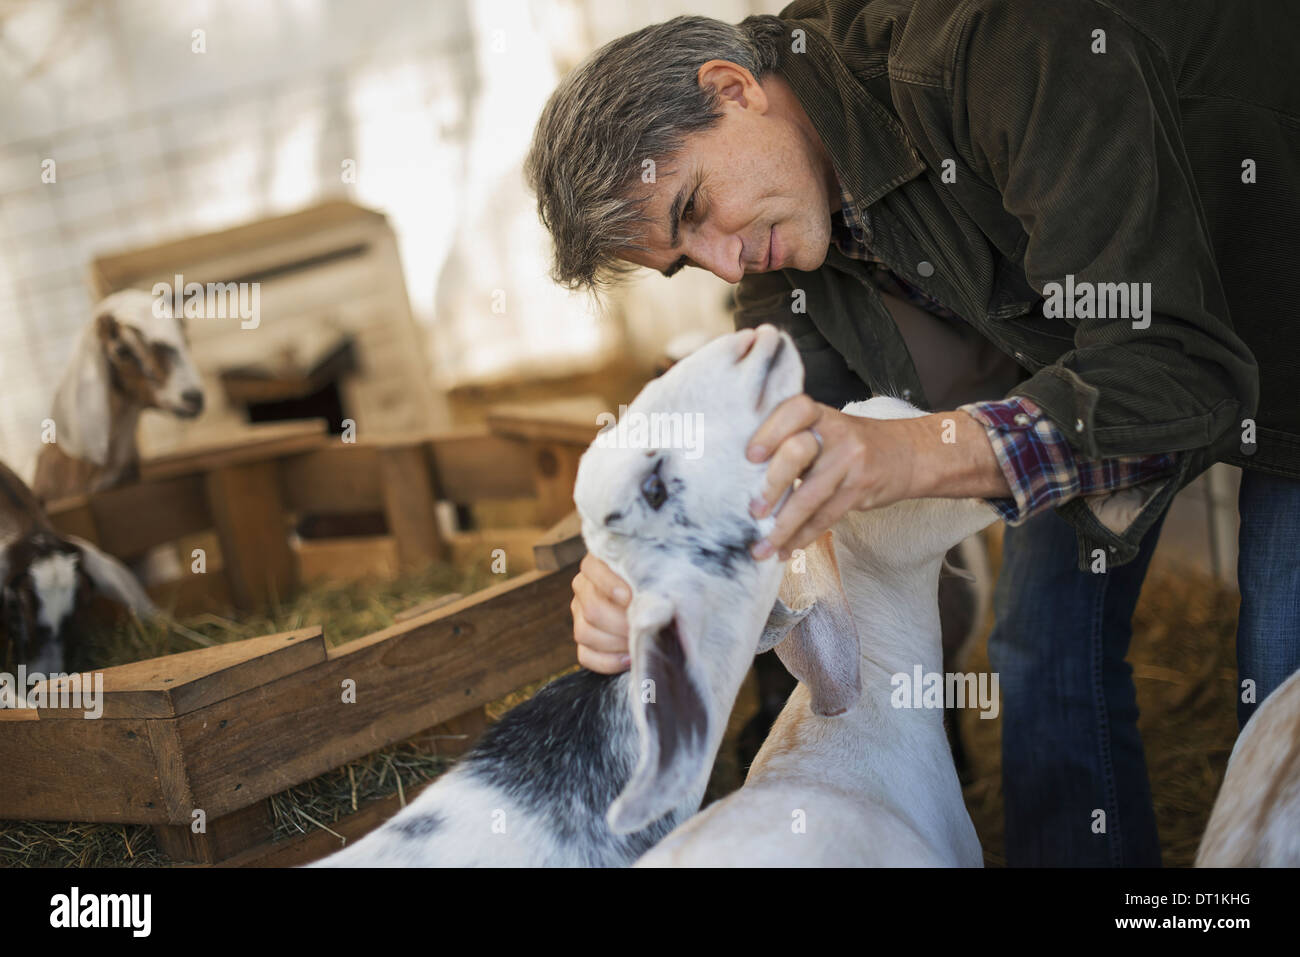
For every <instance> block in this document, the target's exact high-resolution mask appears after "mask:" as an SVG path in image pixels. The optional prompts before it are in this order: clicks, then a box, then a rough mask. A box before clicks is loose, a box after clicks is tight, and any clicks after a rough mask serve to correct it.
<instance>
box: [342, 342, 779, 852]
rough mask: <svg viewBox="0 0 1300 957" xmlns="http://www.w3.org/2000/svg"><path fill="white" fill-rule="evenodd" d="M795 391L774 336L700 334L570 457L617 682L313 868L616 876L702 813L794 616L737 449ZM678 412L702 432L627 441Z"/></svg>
mask: <svg viewBox="0 0 1300 957" xmlns="http://www.w3.org/2000/svg"><path fill="white" fill-rule="evenodd" d="M802 381H803V368H802V364H801V363H800V361H799V356H798V354H797V352H796V351H795V348H794V345H793V343H792V342H791V340H790V339H789V337H788V336H786V335H785V334H783V333H778V332H777V331H776V330H775V329H773V328H772V327H770V326H764V327H761V328H759V329H758V330H745V331H743V332H739V333H735V334H733V335H729V336H724V337H722V338H721V339H718V340H715V341H714V342H712V343H710V344H709V345H707V346H705V347H704V348H702V349H700V350H699V351H698V352H695V353H693V354H692V355H690V356H689V357H687V358H685V359H683V360H682V361H681V362H679V363H677V364H676V365H675V366H673V367H672V368H671V369H670V370H668V371H667V372H666V373H665V374H664V375H663V376H662V377H661V378H658V379H656V380H654V381H652V382H651V383H649V384H648V385H647V386H646V387H645V389H644V390H643V391H642V392H641V394H640V395H639V396H638V397H637V398H636V400H635V401H634V402H633V403H632V404H631V405H630V406H629V407H628V410H627V413H626V416H625V418H624V420H623V421H622V422H621V423H620V425H619V426H618V427H617V428H616V429H615V430H611V431H610V432H608V433H606V434H605V435H604V436H602V437H600V438H598V439H597V442H596V443H595V444H594V445H593V446H592V448H591V449H589V450H588V451H587V453H586V454H585V455H584V456H583V459H582V462H581V464H580V467H579V470H578V479H577V486H576V489H575V494H574V498H575V500H576V503H577V506H578V510H579V512H580V513H581V515H582V530H583V537H584V539H585V540H586V543H587V547H588V549H589V550H590V551H592V552H593V553H594V554H595V555H596V556H597V557H599V558H601V559H603V560H604V561H605V562H606V563H607V564H608V565H609V566H610V567H611V568H612V569H613V570H614V571H615V572H616V573H617V574H618V575H620V576H621V577H622V578H623V579H624V580H625V581H626V582H628V584H629V585H631V588H632V601H631V604H630V606H629V610H628V619H629V631H630V641H629V652H630V656H631V659H632V669H631V671H630V673H625V674H622V675H618V676H604V675H597V674H592V673H590V672H586V671H580V672H577V673H574V674H571V675H568V676H565V677H563V678H560V679H558V680H556V681H554V682H552V683H551V684H550V685H548V686H547V687H545V688H543V689H542V690H541V691H540V692H538V694H537V695H536V696H534V697H533V698H531V699H530V700H528V701H526V702H525V703H523V704H521V705H519V706H518V707H517V708H515V709H513V710H512V711H510V712H509V713H508V714H506V715H505V716H504V717H503V718H502V719H501V720H500V721H499V722H498V723H497V724H496V725H494V726H493V727H491V728H489V729H488V731H487V732H486V733H485V734H484V736H483V738H482V740H481V741H480V743H479V744H478V745H477V746H476V747H475V748H473V749H472V750H471V751H470V752H469V753H468V754H466V755H465V757H463V758H462V759H461V760H460V762H459V764H458V765H457V766H456V767H455V768H454V769H453V770H451V771H450V772H448V773H447V774H446V775H445V776H444V777H442V778H441V779H440V780H438V781H437V782H436V783H435V784H433V785H431V786H430V787H429V788H428V789H427V790H426V791H424V792H423V793H422V794H421V795H420V796H419V797H418V798H417V799H416V800H415V801H413V802H412V803H411V804H410V806H408V807H407V808H406V809H404V810H403V811H402V812H401V813H399V814H397V815H396V816H395V817H393V818H392V819H391V820H390V821H388V822H387V823H386V824H384V825H383V826H382V827H380V828H379V829H377V830H376V831H374V832H373V833H371V834H370V835H368V836H367V837H365V838H364V839H362V840H361V841H359V842H358V843H357V844H355V845H353V846H351V847H348V848H346V849H345V850H343V851H341V852H339V853H337V854H335V855H333V856H332V857H330V858H327V859H326V860H325V861H322V862H320V863H321V864H323V865H325V866H376V865H390V866H419V865H428V866H468V865H482V866H501V865H507V866H518V865H570V866H584V865H587V866H619V865H625V864H629V863H631V862H632V861H634V860H635V859H636V858H637V857H638V856H639V855H640V854H641V853H642V852H644V851H645V850H646V849H648V848H649V847H651V846H652V845H653V844H654V843H655V842H656V841H658V840H659V839H660V838H661V837H662V836H663V835H665V834H667V833H668V832H669V831H671V830H672V829H673V828H674V827H675V826H676V825H677V824H679V823H681V822H682V821H684V820H686V819H687V818H688V817H689V816H690V815H691V814H693V813H694V812H695V811H696V810H697V809H698V808H699V804H700V801H701V799H702V797H703V794H704V788H705V785H706V783H707V781H708V777H709V772H710V769H711V767H712V764H713V759H714V756H715V754H716V753H717V750H718V746H719V743H720V741H721V739H722V734H723V731H724V729H725V726H726V723H727V718H728V716H729V715H730V713H731V708H732V705H733V703H734V701H735V697H736V694H737V692H738V690H739V688H740V684H741V681H742V680H743V678H744V676H745V672H746V671H747V669H748V668H749V666H750V664H751V662H752V661H753V659H754V655H755V653H756V652H757V651H759V650H763V644H762V642H761V640H760V639H762V638H763V636H764V633H765V632H764V629H765V624H766V625H767V627H768V629H769V630H771V629H775V630H776V631H777V632H779V633H780V634H781V635H782V636H784V634H785V632H786V631H787V630H788V628H789V626H790V624H791V623H792V622H791V621H789V620H787V618H786V612H788V609H785V608H784V606H781V605H776V611H775V612H774V611H773V608H774V604H775V603H776V597H777V589H778V587H779V585H780V581H781V574H782V568H783V566H782V564H781V563H779V562H777V561H766V562H755V561H754V560H753V559H752V558H751V556H750V554H749V548H750V546H751V545H752V544H753V543H754V542H755V541H757V540H758V539H759V538H761V537H762V536H763V535H764V534H766V532H767V531H769V530H770V528H771V523H772V519H770V518H765V519H762V520H755V519H753V518H752V517H751V516H750V515H749V508H748V505H749V501H750V500H751V499H752V498H753V497H754V496H755V495H757V494H758V493H759V492H760V490H761V487H762V481H763V474H764V472H765V469H766V466H765V465H762V464H754V463H751V462H749V461H748V460H747V459H746V458H745V447H746V443H747V442H748V441H749V438H750V436H751V435H753V433H754V431H755V430H756V429H757V428H758V425H759V424H760V423H761V422H762V421H763V420H764V419H765V418H766V417H767V415H768V413H769V412H770V411H771V410H772V409H773V408H774V407H775V406H776V405H777V404H778V403H780V402H781V401H783V400H784V399H787V398H789V397H790V396H793V395H796V394H797V393H798V392H799V391H800V390H801V389H802ZM674 416H675V419H674V418H673V417H674ZM687 417H689V418H690V419H691V420H692V422H696V423H699V429H698V431H697V432H696V433H695V435H694V442H693V443H690V444H691V447H690V448H682V447H670V446H672V445H674V444H679V445H684V444H687V443H673V442H669V443H667V444H666V445H665V444H664V443H662V442H661V443H659V444H650V447H647V443H645V442H642V441H638V440H636V435H637V433H636V431H635V428H633V429H627V430H626V431H624V429H625V427H626V426H627V425H628V424H629V423H631V424H632V425H633V426H634V427H635V426H637V425H638V424H639V425H648V426H649V427H650V429H651V430H653V429H654V428H655V426H656V423H657V424H658V425H659V426H664V425H669V426H671V424H672V423H673V422H676V424H677V425H678V426H680V425H682V423H683V421H684V419H686V418H687ZM660 431H661V435H660V438H661V439H662V438H663V435H662V429H661V430H660ZM647 434H652V433H647ZM681 434H685V430H684V429H683V430H682V431H681Z"/></svg>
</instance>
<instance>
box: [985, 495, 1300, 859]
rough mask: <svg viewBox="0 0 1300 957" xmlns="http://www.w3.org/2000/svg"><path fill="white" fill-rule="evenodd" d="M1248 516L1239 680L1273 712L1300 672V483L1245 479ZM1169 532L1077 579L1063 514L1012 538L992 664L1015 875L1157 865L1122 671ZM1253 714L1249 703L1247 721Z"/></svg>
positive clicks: (1133, 712) (1126, 671)
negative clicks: (1150, 569)
mask: <svg viewBox="0 0 1300 957" xmlns="http://www.w3.org/2000/svg"><path fill="white" fill-rule="evenodd" d="M1239 506H1240V511H1241V517H1242V522H1241V533H1240V538H1239V556H1240V557H1239V560H1238V577H1239V580H1240V583H1241V592H1242V610H1241V617H1240V620H1239V622H1238V634H1237V660H1238V669H1239V672H1240V677H1241V678H1242V679H1247V678H1249V679H1252V680H1253V681H1254V682H1255V687H1256V701H1263V700H1264V698H1265V696H1267V695H1268V693H1269V692H1271V691H1272V690H1273V689H1274V688H1276V687H1277V686H1278V685H1279V684H1281V683H1282V681H1284V680H1285V679H1286V678H1287V677H1288V676H1289V675H1290V674H1291V673H1292V672H1293V671H1295V670H1296V669H1297V668H1298V667H1300V481H1295V480H1290V479H1281V478H1275V477H1272V476H1268V475H1262V474H1260V473H1256V472H1250V471H1248V472H1245V473H1244V474H1243V476H1242V484H1241V497H1240V501H1239ZM1159 529H1160V525H1159V524H1157V525H1156V527H1155V528H1153V529H1152V530H1151V532H1150V533H1149V534H1148V535H1147V536H1146V539H1145V541H1144V542H1143V544H1142V548H1141V551H1140V553H1139V555H1138V557H1137V558H1136V559H1134V560H1133V561H1132V562H1130V563H1129V564H1127V565H1122V566H1120V567H1118V568H1111V569H1109V570H1108V571H1107V572H1106V573H1105V574H1093V573H1092V572H1087V571H1079V570H1078V568H1077V566H1076V557H1077V545H1076V543H1075V534H1074V530H1073V529H1072V528H1071V527H1070V526H1069V524H1067V523H1066V522H1065V521H1064V520H1063V519H1062V518H1060V517H1059V516H1058V515H1057V514H1056V513H1055V512H1046V513H1043V514H1041V515H1037V516H1035V517H1033V518H1031V519H1030V520H1029V521H1027V522H1025V523H1024V524H1023V525H1021V526H1019V527H1018V528H1008V529H1007V530H1006V537H1005V539H1004V546H1003V560H1002V571H1001V573H1000V575H999V577H998V586H997V591H996V593H995V597H994V606H995V610H996V622H995V625H994V629H993V633H992V635H991V636H990V637H989V662H990V666H991V667H992V668H993V670H994V671H996V672H998V673H999V675H1000V680H1001V687H1002V698H1003V705H1002V783H1003V788H1002V789H1003V795H1004V800H1005V813H1006V848H1007V863H1008V864H1010V865H1012V866H1053V865H1056V866H1075V867H1083V866H1093V867H1120V866H1129V867H1132V866H1138V867H1140V866H1150V867H1155V866H1159V864H1160V842H1159V837H1158V835H1157V833H1156V821H1155V810H1154V808H1153V806H1152V802H1151V786H1150V783H1149V781H1148V779H1147V769H1146V758H1145V756H1144V754H1143V751H1142V739H1141V736H1140V735H1139V734H1138V730H1137V716H1138V709H1137V693H1136V689H1135V688H1134V685H1133V677H1132V668H1130V667H1129V665H1128V663H1127V662H1126V661H1125V660H1124V659H1125V655H1126V654H1127V652H1128V645H1129V639H1130V638H1131V636H1132V617H1133V608H1134V606H1135V605H1136V604H1137V598H1138V593H1139V592H1140V591H1141V589H1142V580H1143V578H1144V577H1145V576H1146V571H1147V566H1148V565H1149V564H1150V561H1151V554H1152V552H1153V551H1154V550H1155V544H1156V540H1157V538H1158V537H1159ZM1254 707H1255V705H1254V704H1246V703H1239V705H1238V720H1239V721H1240V722H1241V723H1242V724H1244V723H1245V721H1246V719H1247V718H1248V717H1249V716H1250V714H1251V712H1252V710H1253V708H1254ZM1206 799H1207V801H1208V800H1211V797H1210V796H1208V795H1207V798H1206Z"/></svg>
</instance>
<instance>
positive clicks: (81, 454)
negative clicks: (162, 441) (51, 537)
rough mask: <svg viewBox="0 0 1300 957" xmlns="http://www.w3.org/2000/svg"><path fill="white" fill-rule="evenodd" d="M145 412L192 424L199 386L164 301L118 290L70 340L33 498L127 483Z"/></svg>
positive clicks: (49, 498) (135, 463)
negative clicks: (69, 356)
mask: <svg viewBox="0 0 1300 957" xmlns="http://www.w3.org/2000/svg"><path fill="white" fill-rule="evenodd" d="M145 409H161V410H163V411H166V412H169V413H171V414H172V415H176V416H180V417H182V418H193V417H194V416H197V415H198V414H199V413H200V412H202V411H203V386H202V383H201V382H200V380H199V375H198V373H197V372H196V371H195V368H194V363H193V362H192V361H191V360H190V354H189V346H188V343H187V342H186V339H185V333H184V330H183V328H182V326H181V323H180V320H178V319H176V318H175V317H173V315H172V312H171V307H170V306H169V305H168V304H167V302H166V300H163V299H155V298H154V297H153V296H151V295H150V294H149V293H147V292H143V291H141V290H139V289H125V290H122V291H121V292H115V293H113V294H112V295H111V296H108V297H107V298H105V299H104V300H103V301H102V302H100V303H99V305H97V306H96V307H95V318H94V320H93V321H92V322H91V323H89V324H88V325H87V326H86V328H85V329H83V330H82V333H81V337H80V338H79V339H78V340H77V348H76V351H75V352H74V353H73V355H72V360H71V362H70V363H69V364H68V368H67V370H66V371H65V372H64V375H63V379H62V380H61V381H60V383H59V387H58V389H57V391H56V392H55V394H54V406H53V410H52V411H51V413H50V418H51V420H52V421H53V423H54V441H53V442H51V443H48V444H46V445H45V446H43V447H42V449H41V454H40V457H39V459H38V460H37V463H36V477H35V478H34V479H33V481H32V491H33V492H34V493H35V494H36V497H37V498H38V499H39V500H41V501H43V502H49V501H52V500H54V499H56V498H62V497H63V496H67V495H80V494H83V493H88V492H97V491H100V490H102V489H106V488H112V487H113V486H115V485H119V484H121V483H122V482H125V481H129V480H130V479H132V478H134V477H135V475H136V472H137V470H138V467H139V457H140V453H139V448H138V446H137V445H136V436H135V433H136V425H137V423H138V422H139V420H140V413H141V412H143V411H144V410H145Z"/></svg>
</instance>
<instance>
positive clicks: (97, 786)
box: [0, 712, 167, 824]
mask: <svg viewBox="0 0 1300 957" xmlns="http://www.w3.org/2000/svg"><path fill="white" fill-rule="evenodd" d="M10 713H11V714H31V713H32V712H10ZM0 729H2V731H0V767H3V768H5V769H6V772H5V782H4V787H2V788H0V819H8V820H28V821H110V822H117V823H126V824H163V823H166V822H167V801H166V799H165V797H164V794H163V787H162V782H161V781H160V780H159V776H158V770H157V764H156V759H155V754H154V746H153V742H152V740H151V736H150V732H149V722H148V721H147V720H145V719H141V718H127V719H118V720H115V719H112V718H103V719H100V720H99V721H43V720H36V721H33V720H30V719H25V720H7V721H4V722H3V724H0Z"/></svg>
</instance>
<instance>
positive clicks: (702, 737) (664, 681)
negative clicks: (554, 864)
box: [607, 593, 711, 834]
mask: <svg viewBox="0 0 1300 957" xmlns="http://www.w3.org/2000/svg"><path fill="white" fill-rule="evenodd" d="M628 625H629V628H630V630H631V635H632V637H631V644H632V647H633V649H634V650H633V654H632V682H631V686H630V689H629V693H630V694H632V695H633V700H632V714H633V720H634V721H635V723H636V728H637V735H638V738H639V739H640V754H639V756H638V759H637V765H636V768H635V769H634V770H633V772H632V776H631V778H630V779H629V780H628V783H627V785H626V786H625V787H624V788H623V791H622V793H621V794H619V796H618V798H617V799H616V800H615V801H614V803H613V804H612V805H610V808H609V814H608V818H607V820H608V822H609V827H610V830H612V831H613V832H614V833H616V834H628V833H631V832H633V831H639V830H641V829H642V828H644V827H646V826H648V825H650V824H653V823H654V822H655V821H657V820H659V819H660V818H661V817H663V816H664V815H665V814H667V813H669V812H670V811H672V810H673V809H675V808H676V807H678V806H679V805H681V804H682V802H683V801H685V800H686V798H687V796H688V795H689V794H690V793H691V790H692V788H693V787H694V786H695V785H696V784H697V783H698V782H699V779H700V778H701V777H702V776H705V775H707V774H708V773H709V765H710V763H711V762H710V761H709V760H708V759H709V757H710V751H709V743H708V742H709V720H710V715H709V704H708V699H707V698H706V696H705V694H704V692H703V689H701V688H700V687H699V685H698V683H697V682H696V681H695V679H694V677H693V676H692V674H691V671H690V669H689V668H688V666H687V659H686V647H685V645H684V643H683V636H682V634H681V632H680V631H679V617H678V616H677V615H676V614H675V613H674V609H673V607H672V603H671V602H670V601H668V600H667V599H665V598H662V597H660V596H656V595H653V594H646V593H640V594H638V595H637V596H636V598H634V599H633V601H632V604H631V605H630V606H629V608H628Z"/></svg>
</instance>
